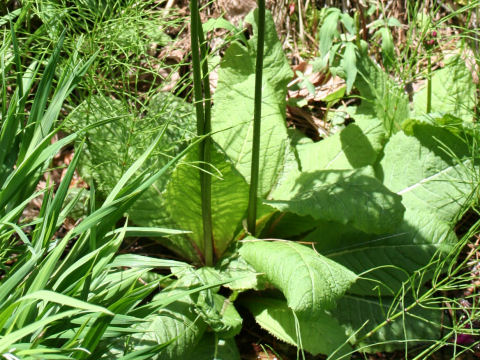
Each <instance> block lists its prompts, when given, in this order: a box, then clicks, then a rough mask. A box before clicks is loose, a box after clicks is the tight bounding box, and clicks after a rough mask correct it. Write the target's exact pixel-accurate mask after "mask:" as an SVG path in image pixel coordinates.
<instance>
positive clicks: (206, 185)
mask: <svg viewBox="0 0 480 360" xmlns="http://www.w3.org/2000/svg"><path fill="white" fill-rule="evenodd" d="M197 18H198V22H197V26H198V40H199V42H200V55H201V60H202V77H203V101H204V123H203V134H204V135H206V134H210V133H211V132H212V111H211V109H212V100H211V93H210V79H209V76H208V73H209V72H208V49H207V43H206V42H205V38H204V36H203V28H202V23H201V21H200V13H198V17H197ZM200 151H201V152H203V163H202V166H201V168H202V170H203V171H202V172H201V174H200V176H201V177H202V180H200V182H201V184H203V187H202V218H203V229H204V230H203V242H204V247H205V263H206V265H207V266H212V265H213V224H212V175H210V172H209V170H210V169H207V166H208V164H210V163H211V159H212V156H211V155H212V138H211V137H210V136H208V137H206V138H205V139H204V140H203V141H202V142H201V143H200ZM207 170H208V171H207Z"/></svg>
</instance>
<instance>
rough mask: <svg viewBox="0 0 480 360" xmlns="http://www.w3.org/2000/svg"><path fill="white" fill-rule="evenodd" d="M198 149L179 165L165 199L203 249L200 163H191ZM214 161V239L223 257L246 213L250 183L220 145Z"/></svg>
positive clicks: (213, 158)
mask: <svg viewBox="0 0 480 360" xmlns="http://www.w3.org/2000/svg"><path fill="white" fill-rule="evenodd" d="M197 153H198V151H195V149H194V150H193V151H191V152H190V153H189V154H187V156H186V157H185V162H186V163H187V164H183V163H180V164H179V165H177V167H176V168H175V170H174V172H173V173H172V175H171V178H170V181H169V183H168V185H167V191H166V192H165V203H166V206H167V209H168V212H169V214H170V216H171V217H172V219H175V222H176V223H177V224H178V226H181V227H182V228H183V229H186V230H191V231H192V233H191V234H189V235H188V237H189V238H190V239H191V240H192V241H193V243H194V244H195V245H194V246H195V247H196V248H197V249H199V250H200V251H201V252H202V253H203V247H204V244H203V222H202V208H201V191H200V185H199V184H200V173H199V169H198V168H197V167H193V166H192V165H189V164H188V163H189V162H192V161H195V160H196V158H197ZM211 165H212V170H211V172H212V173H213V175H214V176H213V177H212V222H213V239H214V249H215V254H216V256H217V257H220V256H221V255H222V254H223V252H224V251H225V250H226V248H227V247H228V245H229V244H230V242H231V241H232V239H233V237H234V235H235V230H236V228H237V225H238V224H240V223H241V221H242V219H243V218H244V217H245V213H246V211H247V206H248V185H247V183H246V182H245V180H244V179H243V178H242V176H240V174H238V172H237V171H236V170H235V169H234V168H233V167H232V165H231V164H230V162H228V159H227V158H226V157H225V155H224V154H223V153H222V152H221V151H220V150H219V149H218V148H215V149H214V150H213V151H212V155H211ZM179 250H180V251H181V250H183V249H182V248H180V249H179Z"/></svg>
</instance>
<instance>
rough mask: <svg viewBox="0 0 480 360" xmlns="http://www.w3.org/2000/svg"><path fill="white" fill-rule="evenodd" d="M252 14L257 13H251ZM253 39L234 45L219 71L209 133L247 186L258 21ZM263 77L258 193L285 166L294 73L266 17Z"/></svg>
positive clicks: (264, 192)
mask: <svg viewBox="0 0 480 360" xmlns="http://www.w3.org/2000/svg"><path fill="white" fill-rule="evenodd" d="M255 14H257V12H256V11H255ZM246 21H248V22H251V23H252V25H253V26H254V36H253V38H252V39H250V40H249V42H248V45H247V46H244V45H241V44H240V43H238V42H235V43H233V44H232V45H231V46H230V48H229V49H228V50H227V51H226V53H225V56H224V57H223V59H222V61H221V63H220V68H219V71H218V86H217V89H216V91H215V96H214V103H215V106H214V108H213V120H212V129H213V131H214V132H215V134H214V135H213V138H214V140H215V141H216V142H217V143H218V144H219V145H220V146H221V147H222V149H224V150H225V152H226V154H227V155H228V157H229V158H230V159H231V161H232V162H233V164H234V166H235V167H236V168H237V170H238V171H239V172H240V174H242V176H243V177H244V178H245V179H246V181H247V182H250V171H251V158H252V153H251V149H252V136H253V108H254V96H253V89H254V84H255V56H256V54H255V53H256V51H255V44H256V36H257V35H256V22H255V21H253V18H252V16H250V17H248V18H247V20H246ZM264 54H265V57H264V77H263V86H262V96H263V99H262V129H261V131H262V134H264V135H262V137H261V140H260V175H259V193H260V195H261V196H263V195H265V194H266V193H267V192H268V191H269V190H270V189H271V188H272V186H273V184H274V183H275V180H276V179H277V176H278V174H279V172H280V171H281V170H282V168H283V166H284V161H285V152H286V149H287V148H288V143H289V141H288V135H287V129H286V123H285V108H286V102H285V97H286V85H287V83H288V81H290V79H291V78H292V72H291V70H290V67H289V66H288V62H287V60H286V58H285V55H284V54H283V50H282V46H281V43H280V41H279V40H278V37H277V35H276V32H275V24H274V22H273V19H272V16H271V14H270V13H267V16H266V30H265V50H264Z"/></svg>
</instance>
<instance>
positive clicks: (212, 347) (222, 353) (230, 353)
mask: <svg viewBox="0 0 480 360" xmlns="http://www.w3.org/2000/svg"><path fill="white" fill-rule="evenodd" d="M191 354H192V355H191V356H192V359H195V360H212V359H215V360H240V353H239V352H238V348H237V345H236V344H235V340H233V339H224V338H221V337H219V336H218V335H216V334H205V335H204V336H203V337H202V340H201V341H200V343H199V344H198V345H197V347H196V348H195V349H194V350H193V351H192V353H191Z"/></svg>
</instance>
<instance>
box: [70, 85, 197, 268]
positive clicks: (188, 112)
mask: <svg viewBox="0 0 480 360" xmlns="http://www.w3.org/2000/svg"><path fill="white" fill-rule="evenodd" d="M108 119H111V120H112V122H111V123H108V124H106V125H102V126H99V127H96V128H94V129H92V130H90V131H89V132H88V134H87V138H86V147H85V148H86V149H85V151H84V152H83V153H82V157H81V158H80V164H79V171H80V174H81V176H82V177H83V178H84V179H85V180H87V181H89V182H93V183H94V184H95V187H96V190H98V194H99V197H104V198H105V197H106V196H107V195H108V193H109V192H110V191H111V190H112V189H113V187H114V186H115V184H116V183H117V181H118V180H119V179H120V178H121V176H122V175H123V174H124V173H125V171H126V170H127V169H128V168H129V167H130V165H132V163H133V162H134V161H135V160H137V159H138V158H139V157H140V156H141V155H142V154H143V153H144V152H145V150H146V149H147V148H148V146H149V145H150V144H151V143H152V142H153V141H154V139H155V138H156V137H157V136H158V133H159V132H160V131H161V129H162V127H163V126H164V125H165V124H167V123H168V124H169V125H168V127H167V129H166V131H165V134H164V135H163V138H162V139H161V140H160V143H159V146H158V150H157V149H156V151H155V152H154V153H153V155H152V156H151V157H150V158H149V159H148V160H147V161H146V166H147V167H151V168H152V169H159V168H160V167H162V166H164V165H165V164H166V163H167V162H168V160H169V157H168V156H167V155H171V156H173V155H176V154H178V153H179V152H180V151H181V150H183V149H184V148H185V146H186V140H188V139H189V138H191V137H192V134H194V133H195V117H194V116H193V108H192V106H191V104H188V103H186V102H185V101H183V100H182V99H180V98H177V97H175V96H173V95H172V94H169V93H160V94H158V95H156V96H155V97H153V98H152V99H151V100H150V102H149V106H148V108H147V113H146V114H140V113H138V112H137V111H136V109H135V108H132V107H131V106H129V105H128V104H125V103H123V102H121V101H120V100H114V99H111V98H107V97H104V96H100V95H97V96H94V97H92V98H90V99H89V100H87V101H85V102H83V103H82V104H81V105H80V106H79V107H78V108H77V109H76V110H75V111H74V112H73V113H72V114H71V115H70V116H69V118H68V128H69V129H72V130H79V129H82V128H83V127H85V126H87V125H91V124H94V123H96V122H99V121H102V120H108ZM167 180H168V175H166V176H164V177H161V178H159V179H158V181H156V182H155V183H154V184H153V185H152V186H151V187H150V188H149V189H148V190H147V191H146V192H145V193H144V194H143V195H142V196H141V197H140V198H139V199H138V200H137V201H136V202H135V203H134V204H133V206H132V207H131V208H130V210H129V212H128V214H129V218H130V219H131V220H132V221H133V222H134V223H136V224H137V225H140V226H160V227H171V225H172V224H173V223H172V222H171V220H170V219H169V218H168V214H167V212H166V207H165V204H164V202H163V197H162V195H161V192H162V191H163V190H164V188H165V185H166V183H167ZM165 241H167V242H166V243H165ZM165 241H163V242H164V245H166V246H168V247H170V248H172V249H178V248H180V249H182V255H183V256H184V257H185V258H189V259H191V260H194V261H198V255H197V254H196V253H195V252H194V251H193V249H192V247H191V246H190V244H189V243H188V241H187V240H186V239H185V238H183V237H181V236H177V237H175V242H168V240H165Z"/></svg>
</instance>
